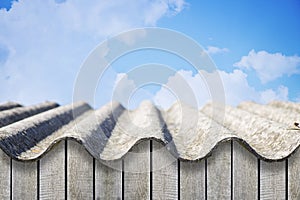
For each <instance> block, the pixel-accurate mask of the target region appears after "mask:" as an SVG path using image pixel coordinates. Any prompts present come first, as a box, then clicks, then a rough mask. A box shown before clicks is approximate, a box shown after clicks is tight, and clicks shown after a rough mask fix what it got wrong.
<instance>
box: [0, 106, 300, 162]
mask: <svg viewBox="0 0 300 200" xmlns="http://www.w3.org/2000/svg"><path fill="white" fill-rule="evenodd" d="M2 105H9V106H6V107H5V106H2ZM0 108H6V109H4V110H2V111H1V112H0V148H1V149H2V150H3V151H4V152H5V153H6V154H7V155H8V156H10V157H12V158H13V159H16V160H21V161H27V160H36V159H40V158H41V157H42V156H43V155H44V154H45V153H46V152H48V151H49V150H50V149H51V148H52V146H53V145H54V144H56V143H57V142H59V141H61V140H63V139H65V138H72V139H75V140H76V141H78V142H79V143H81V144H82V145H84V147H85V148H86V150H87V151H88V152H89V153H90V154H91V155H92V156H93V157H94V158H96V159H99V160H117V159H120V158H122V157H123V156H124V155H125V154H126V153H127V152H128V151H129V150H130V149H131V148H132V147H133V146H134V145H136V143H138V142H139V141H141V140H145V139H155V140H158V141H160V142H162V143H163V144H165V147H166V148H167V149H168V151H169V152H170V153H171V154H172V155H173V156H174V157H176V158H179V159H180V160H188V161H193V160H199V159H203V158H206V157H208V156H209V155H210V154H211V152H212V151H213V149H214V148H216V147H217V146H218V145H219V144H220V143H222V142H223V141H227V140H231V139H232V140H237V141H239V143H240V144H241V145H243V146H245V147H246V148H247V149H248V150H249V151H250V152H252V153H253V154H254V155H256V156H257V157H259V158H260V159H263V160H266V161H279V160H284V159H286V158H288V157H289V156H290V155H291V154H292V153H293V152H294V151H295V150H296V149H297V148H298V147H299V145H300V127H299V124H298V125H297V123H299V121H300V104H299V103H293V102H281V101H273V102H271V103H269V104H266V105H260V104H256V103H254V102H243V103H241V104H240V105H239V106H237V107H231V106H224V107H222V106H220V105H219V104H218V105H217V104H213V103H209V104H207V105H205V106H204V107H203V108H202V109H201V110H196V109H193V108H192V107H189V106H187V105H185V104H183V103H181V102H177V103H175V104H174V105H173V106H171V107H170V108H169V109H168V110H159V109H158V108H157V107H155V106H154V105H153V104H151V103H150V102H142V103H141V105H140V106H139V107H138V108H137V109H135V110H126V109H125V108H124V107H123V106H122V105H121V104H119V103H117V102H109V103H108V104H106V105H105V106H103V107H101V108H100V109H98V110H93V109H92V108H91V106H89V105H88V104H87V103H85V102H77V103H74V104H69V105H65V106H59V105H58V104H56V103H53V102H44V103H41V104H37V105H33V106H24V107H21V105H20V104H17V103H6V104H1V105H0ZM1 124H2V125H1Z"/></svg>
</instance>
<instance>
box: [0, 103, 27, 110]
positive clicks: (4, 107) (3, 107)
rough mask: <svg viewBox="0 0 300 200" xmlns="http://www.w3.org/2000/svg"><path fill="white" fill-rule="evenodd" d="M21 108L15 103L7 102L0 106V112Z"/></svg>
mask: <svg viewBox="0 0 300 200" xmlns="http://www.w3.org/2000/svg"><path fill="white" fill-rule="evenodd" d="M21 106H22V105H20V104H18V103H15V102H7V103H3V104H0V111H3V110H9V109H12V108H16V107H21Z"/></svg>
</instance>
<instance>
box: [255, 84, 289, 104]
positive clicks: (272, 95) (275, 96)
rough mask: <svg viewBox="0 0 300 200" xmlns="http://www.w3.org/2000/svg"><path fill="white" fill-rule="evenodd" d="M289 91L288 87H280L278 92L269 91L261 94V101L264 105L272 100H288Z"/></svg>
mask: <svg viewBox="0 0 300 200" xmlns="http://www.w3.org/2000/svg"><path fill="white" fill-rule="evenodd" d="M288 94H289V90H288V88H287V87H285V86H282V85H280V86H279V87H278V88H277V90H276V91H274V90H271V89H268V90H265V91H262V92H260V96H261V101H262V102H264V103H267V102H270V101H272V100H284V101H287V100H288Z"/></svg>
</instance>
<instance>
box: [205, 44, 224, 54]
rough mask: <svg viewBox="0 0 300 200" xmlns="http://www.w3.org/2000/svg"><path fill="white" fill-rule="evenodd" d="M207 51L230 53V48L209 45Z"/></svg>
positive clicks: (210, 52) (211, 52)
mask: <svg viewBox="0 0 300 200" xmlns="http://www.w3.org/2000/svg"><path fill="white" fill-rule="evenodd" d="M205 51H206V53H208V54H210V55H213V54H222V53H228V52H229V49H227V48H220V47H215V46H208V47H207V48H206V50H205Z"/></svg>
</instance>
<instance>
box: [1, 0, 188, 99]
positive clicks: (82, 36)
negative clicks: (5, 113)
mask: <svg viewBox="0 0 300 200" xmlns="http://www.w3.org/2000/svg"><path fill="white" fill-rule="evenodd" d="M56 2H57V1H55V0H20V1H18V2H14V3H13V5H12V8H11V9H10V10H9V11H6V10H4V9H2V10H0V27H1V29H0V47H1V51H0V52H8V53H6V55H4V53H2V55H1V56H0V85H1V87H0V94H1V95H0V101H7V100H15V101H20V102H22V103H25V104H28V103H35V102H40V101H43V100H45V99H48V100H54V101H58V102H61V103H68V102H70V101H71V97H72V88H73V84H74V81H75V77H76V74H77V72H78V70H79V67H80V65H81V64H82V62H83V61H84V59H85V58H86V56H87V55H88V53H89V52H90V51H91V50H92V49H93V48H94V47H95V46H96V45H98V44H99V43H100V42H101V41H103V39H106V38H107V37H109V36H112V35H114V34H117V33H118V32H120V31H124V30H126V29H130V28H136V27H141V26H154V25H156V22H157V21H158V20H159V19H160V18H161V17H164V16H169V15H170V14H176V13H178V12H180V11H181V10H182V9H183V7H184V2H183V1H182V0H173V1H169V0H154V1H150V0H149V1H148V0H134V1H129V0H128V1H98V0H89V1H78V0H67V1H65V2H61V3H56ZM129 42H132V39H131V38H129Z"/></svg>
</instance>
